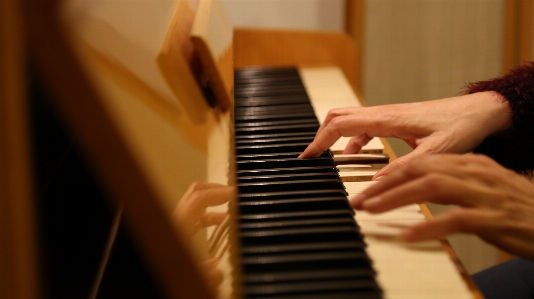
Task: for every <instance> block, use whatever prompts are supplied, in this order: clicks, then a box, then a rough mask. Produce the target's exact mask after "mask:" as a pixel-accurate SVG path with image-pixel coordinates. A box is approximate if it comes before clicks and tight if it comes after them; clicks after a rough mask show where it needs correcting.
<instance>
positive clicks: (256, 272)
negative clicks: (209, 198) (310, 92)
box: [234, 68, 382, 298]
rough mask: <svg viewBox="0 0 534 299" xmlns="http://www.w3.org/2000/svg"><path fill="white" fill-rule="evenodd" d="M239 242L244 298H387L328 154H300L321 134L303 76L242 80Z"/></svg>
mask: <svg viewBox="0 0 534 299" xmlns="http://www.w3.org/2000/svg"><path fill="white" fill-rule="evenodd" d="M234 92H235V142H236V144H235V145H236V164H237V180H238V181H237V183H238V190H239V191H238V202H237V206H238V207H237V209H238V211H239V212H238V221H237V223H238V224H237V226H238V227H237V230H238V232H237V235H238V239H239V240H240V250H239V254H240V255H241V256H240V257H239V260H240V261H241V262H240V263H241V265H242V267H241V270H240V271H241V277H242V286H241V290H242V295H243V297H244V298H382V291H381V289H380V287H379V286H378V284H377V282H376V280H375V271H374V270H373V267H372V262H371V260H370V259H369V257H368V255H367V253H366V250H365V249H366V244H365V242H364V240H363V236H362V234H361V233H360V230H359V227H358V225H357V224H356V223H355V220H354V211H353V210H352V208H351V207H350V205H349V203H348V200H347V191H346V190H345V187H344V185H343V182H342V180H341V178H340V176H339V173H338V170H337V168H336V166H335V164H334V160H333V157H332V154H331V152H330V151H327V152H324V153H323V154H322V155H321V157H318V158H314V159H299V158H297V157H298V155H299V154H300V153H301V152H302V151H303V150H304V149H305V148H306V146H307V145H308V144H309V143H310V142H311V141H312V140H313V137H314V135H315V132H316V131H317V129H318V128H319V122H318V120H317V117H316V115H315V111H314V109H313V107H312V105H311V104H310V101H309V98H308V96H307V94H306V89H305V87H304V86H303V84H302V81H301V79H300V76H299V73H298V71H297V70H296V69H292V68H287V69H245V70H240V71H237V72H236V74H235V91H234Z"/></svg>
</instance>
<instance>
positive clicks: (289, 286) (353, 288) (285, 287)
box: [244, 278, 380, 299]
mask: <svg viewBox="0 0 534 299" xmlns="http://www.w3.org/2000/svg"><path fill="white" fill-rule="evenodd" d="M378 290H379V288H378V285H377V284H376V282H375V281H374V280H373V279H370V278H367V279H359V280H354V279H341V280H325V281H314V282H300V283H271V284H261V285H248V284H247V285H246V286H245V288H244V293H245V295H246V296H247V297H249V298H294V297H278V295H282V296H283V295H285V296H290V295H291V296H293V295H297V294H298V295H301V296H303V297H298V298H340V296H337V295H336V293H338V292H340V293H345V294H347V295H349V294H350V295H351V296H350V297H349V296H347V297H345V298H357V299H358V298H365V299H373V298H380V293H379V291H378ZM325 292H328V294H329V296H330V297H328V296H324V297H317V296H319V295H320V294H323V295H327V294H325ZM377 292H378V294H377ZM257 296H260V297H257ZM263 296H266V297H263ZM271 296H275V297H271Z"/></svg>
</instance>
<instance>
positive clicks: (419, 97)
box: [362, 0, 504, 273]
mask: <svg viewBox="0 0 534 299" xmlns="http://www.w3.org/2000/svg"><path fill="white" fill-rule="evenodd" d="M503 8H504V3H503V0H367V8H366V9H367V11H366V16H367V21H366V24H365V28H366V30H365V43H364V44H365V50H364V51H365V52H364V57H365V59H364V69H363V88H362V89H363V90H362V93H363V95H364V98H365V100H366V103H367V104H368V105H382V104H388V103H403V102H414V101H425V100H431V99H436V98H443V97H450V96H455V95H457V94H458V93H460V92H461V91H462V90H463V89H464V87H465V84H466V83H467V82H471V81H477V80H483V79H488V78H491V77H495V76H497V75H499V74H500V73H501V70H502V68H503V67H502V36H503V16H504V12H503ZM390 141H391V143H392V145H393V147H394V149H395V151H396V152H397V153H398V154H399V155H404V154H406V153H408V152H409V151H410V150H411V148H410V147H409V146H407V145H406V144H405V143H404V142H402V141H399V140H390ZM430 209H431V210H432V212H433V213H434V214H437V213H439V212H442V211H444V210H447V209H448V208H444V207H438V206H430ZM449 241H450V242H451V243H452V244H453V247H454V248H455V251H456V252H457V254H458V255H459V256H460V259H461V260H462V261H463V263H464V264H465V265H466V267H467V269H468V271H469V272H471V273H472V272H476V271H478V270H480V269H483V268H486V267H488V266H490V265H493V264H494V263H495V262H496V260H497V251H496V250H495V249H494V248H493V247H491V246H488V245H486V244H485V243H483V242H482V241H480V240H479V239H478V238H476V237H474V236H465V235H457V236H452V237H449Z"/></svg>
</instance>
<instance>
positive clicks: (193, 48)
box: [25, 0, 471, 298]
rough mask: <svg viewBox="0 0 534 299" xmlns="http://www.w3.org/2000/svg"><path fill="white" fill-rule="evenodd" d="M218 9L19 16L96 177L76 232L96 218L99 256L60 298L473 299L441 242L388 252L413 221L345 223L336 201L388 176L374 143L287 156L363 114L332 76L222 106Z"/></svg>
mask: <svg viewBox="0 0 534 299" xmlns="http://www.w3.org/2000/svg"><path fill="white" fill-rule="evenodd" d="M25 1H27V3H28V4H35V3H39V2H38V1H37V0H25ZM211 5H215V7H217V9H211ZM220 5H221V4H220V3H219V2H217V1H215V0H214V1H213V2H212V1H211V0H206V1H201V3H200V4H198V3H197V2H196V1H186V0H172V1H90V0H68V1H65V2H59V1H57V2H56V1H52V0H51V2H50V3H49V7H50V8H49V10H45V11H44V12H41V11H39V10H33V9H30V10H28V12H26V14H27V16H26V17H27V18H31V20H32V22H34V23H32V24H31V25H32V26H30V27H29V28H30V30H29V32H30V36H31V40H32V45H33V47H35V52H36V58H35V59H36V61H37V67H38V68H39V70H40V73H41V74H44V75H45V76H47V80H46V81H47V82H49V83H48V85H49V88H50V90H51V92H52V94H53V98H54V101H53V102H52V103H53V105H54V107H55V109H57V111H59V112H60V113H61V115H62V117H63V118H64V119H65V121H66V123H67V124H68V125H69V127H70V130H71V132H72V134H73V135H74V136H75V137H76V140H77V141H76V144H79V145H80V146H81V148H82V149H81V150H80V151H81V152H83V154H84V155H85V156H86V157H87V158H86V161H87V162H85V163H82V164H84V165H82V166H80V168H81V169H82V170H83V171H84V172H88V173H89V175H88V176H89V178H88V180H89V181H90V182H93V178H92V175H91V174H92V173H93V172H92V171H94V174H95V175H96V177H97V179H95V181H96V182H95V183H94V184H95V185H96V186H97V187H95V188H97V189H98V190H99V193H98V195H96V196H95V198H98V204H97V207H96V208H95V210H94V211H91V213H88V215H89V216H91V217H88V218H92V219H99V220H100V218H99V217H100V215H99V210H100V209H102V210H104V212H102V211H101V214H102V215H103V216H102V218H104V220H100V222H104V224H102V223H100V224H101V225H102V228H99V230H98V232H99V234H101V235H100V236H99V239H98V240H96V238H94V239H91V241H95V242H94V244H92V246H91V248H89V249H86V250H87V251H83V250H82V251H81V253H80V256H84V255H91V256H92V258H94V259H96V260H99V256H101V255H103V256H104V258H101V259H100V261H99V262H98V263H97V264H98V265H95V266H94V267H89V268H90V269H87V268H83V269H82V271H87V273H84V274H87V276H89V277H90V278H87V279H84V280H83V281H84V283H83V284H82V283H80V284H77V285H76V284H72V286H73V288H74V287H76V288H77V287H79V288H80V289H83V291H80V290H79V289H78V290H77V292H75V294H76V295H78V294H85V293H91V294H92V295H91V297H92V298H107V297H115V298H116V297H129V298H132V297H136V296H138V297H143V296H145V297H147V296H150V297H152V298H155V297H167V298H231V297H236V298H240V297H246V298H349V297H350V298H381V297H384V298H451V297H453V298H469V297H471V295H470V293H469V291H468V288H467V286H466V285H465V283H464V281H463V280H462V279H461V277H460V276H459V275H458V274H457V272H456V270H455V268H454V266H453V265H452V264H451V263H450V260H449V257H448V255H447V254H446V253H445V252H444V251H443V250H442V247H441V243H440V242H438V241H436V242H431V243H429V244H418V246H409V245H407V244H403V243H401V242H400V241H399V240H398V238H397V235H398V232H399V228H400V227H403V226H406V225H409V224H410V223H413V222H414V221H422V220H424V216H423V215H422V213H421V210H420V208H419V207H418V206H411V207H407V208H403V209H399V210H397V211H393V212H390V213H387V214H384V215H379V216H375V215H368V214H365V213H363V212H362V213H358V214H357V215H356V216H355V217H354V212H353V211H352V210H351V209H350V207H349V205H348V202H347V195H348V196H351V195H353V194H356V193H358V192H361V190H363V188H365V187H366V186H368V185H369V184H372V182H370V181H369V179H370V178H371V177H372V175H373V173H375V172H376V171H377V170H378V169H379V168H380V167H381V166H383V165H384V164H385V163H387V160H388V157H387V156H386V155H384V154H383V149H384V145H383V144H382V143H381V142H380V140H379V139H374V140H373V141H371V142H370V143H369V144H368V146H366V147H365V148H364V154H361V155H354V156H344V155H338V154H339V153H340V152H341V151H342V149H343V148H344V146H345V144H346V142H347V139H341V140H340V141H338V143H336V144H335V145H334V146H333V147H332V148H331V150H330V151H327V152H325V153H324V154H323V156H322V157H320V158H316V159H306V160H303V159H298V158H297V156H298V154H299V153H300V152H302V150H303V149H304V148H305V147H306V145H307V144H308V143H309V142H310V141H311V140H312V139H313V136H314V134H315V132H316V130H317V128H318V125H319V123H320V122H321V121H322V120H323V119H324V117H325V116H326V113H327V111H328V110H329V109H331V108H334V107H341V106H350V105H359V103H358V99H357V98H356V97H355V95H354V93H353V91H352V90H351V87H350V84H349V83H348V82H347V80H346V79H345V78H344V76H343V73H342V71H341V70H340V69H339V68H338V67H339V65H338V66H337V67H336V66H334V67H332V66H329V67H319V68H310V67H308V68H302V67H300V66H298V64H299V63H297V62H295V65H297V66H298V67H297V68H291V69H289V68H282V69H268V70H258V69H257V68H256V69H252V70H240V71H238V72H237V73H236V75H235V85H233V86H234V87H233V88H234V91H233V95H234V96H233V97H232V96H231V95H232V92H231V91H229V90H228V88H232V86H230V85H229V84H228V82H234V77H232V78H228V74H230V76H233V68H232V65H231V64H228V61H229V60H228V57H230V58H232V55H233V54H232V53H234V52H236V55H239V53H237V51H236V50H237V49H234V48H233V43H232V37H233V30H234V29H233V28H232V27H231V24H230V23H229V22H228V20H227V18H226V17H225V16H224V15H222V16H221V15H220V13H222V11H221V9H220V7H221V6H220ZM36 6H38V5H36ZM197 6H198V9H197ZM58 12H59V13H58ZM56 13H58V14H59V16H60V17H59V19H57V18H56V17H55V16H57V14H56ZM199 16H201V17H199ZM197 20H203V21H197ZM194 22H200V25H198V24H194ZM37 25H39V26H37ZM56 26H57V27H56ZM198 26H201V27H202V28H200V29H199V28H196V29H195V27H198ZM37 28H39V29H40V30H37ZM206 28H217V32H218V33H221V34H213V32H212V31H209V30H207V31H206V30H204V29H206ZM191 32H193V33H194V34H197V35H195V36H194V38H193V39H194V40H195V42H194V43H193V42H192V40H191V37H190V33H191ZM282 34H283V33H282ZM334 35H335V34H334ZM42 36H44V37H46V38H45V39H44V40H47V41H48V40H50V41H53V42H51V43H45V42H43V41H42V40H41V39H40V38H41V37H42ZM47 38H48V39H47ZM342 40H343V41H346V39H345V37H343V38H342ZM39 41H40V42H39ZM294 50H295V49H293V51H294ZM241 51H242V49H241ZM52 53H61V54H62V55H53V54H52ZM207 54H209V55H207ZM230 61H231V60H230ZM330 61H332V60H329V59H325V60H324V61H323V64H329V62H330ZM275 64H276V63H275ZM265 73H268V74H269V75H276V76H273V77H271V76H270V77H269V78H264V77H260V76H259V74H265ZM66 82H68V83H66ZM274 83H275V85H274V86H272V84H274ZM229 86H230V87H229ZM221 94H223V95H221ZM229 94H230V96H229V97H228V95H229ZM212 96H214V98H212ZM36 98H40V97H36ZM221 98H224V100H223V102H221V101H220V99H221ZM213 99H214V100H215V101H213ZM41 100H42V99H41ZM310 101H311V104H310ZM223 103H224V104H223ZM232 106H235V110H233V109H229V108H232ZM264 108H265V109H264ZM234 121H235V125H234ZM37 126H38V123H37ZM234 140H235V144H234V143H233V141H234ZM234 153H235V154H234ZM332 155H333V156H332ZM43 158H44V159H46V156H43V157H41V158H40V159H41V162H42V159H43ZM76 161H78V162H79V161H80V159H76ZM73 163H77V162H73ZM336 164H338V166H337V167H336ZM88 169H89V170H90V171H88ZM71 179H73V177H71ZM43 180H44V181H46V178H44V179H43ZM56 186H57V187H59V186H60V185H56ZM234 186H237V188H236V187H234ZM100 188H102V189H103V190H104V191H101V189H100ZM236 192H237V195H236ZM102 198H109V199H110V200H111V202H112V205H111V208H107V207H103V206H102V205H101V204H102V203H101V202H100V201H101V199H102ZM83 202H91V200H90V199H87V200H84V201H83ZM104 206H105V205H104ZM107 209H109V210H111V212H109V211H107ZM80 210H83V209H80ZM76 212H79V210H78V211H76ZM93 212H94V213H93ZM43 213H44V214H43V215H42V217H49V216H50V214H47V213H46V212H43ZM88 215H85V216H88ZM74 218H77V217H74ZM80 218H83V217H80ZM355 219H356V221H357V224H356V222H355ZM114 221H115V222H114ZM119 221H120V222H121V223H122V222H124V224H122V225H121V229H118V231H117V228H116V227H115V226H114V223H118V222H119ZM97 222H98V221H97ZM72 223H74V221H72ZM65 225H69V224H65ZM126 232H127V233H126ZM363 236H365V240H364V237H363ZM43 237H47V236H43ZM91 238H93V237H91ZM75 239H76V240H81V239H84V237H79V238H75ZM132 240H133V241H132ZM45 241H47V240H45ZM80 242H82V241H80ZM134 244H135V245H134ZM56 245H57V244H55V243H54V244H53V246H56ZM42 246H44V247H46V246H47V244H46V242H44V243H43V244H42ZM53 246H49V247H48V248H47V249H48V250H51V251H54V250H55V248H53ZM89 251H90V252H89ZM43 252H45V253H46V252H48V251H43ZM110 252H111V253H110ZM117 253H118V254H119V256H118V257H117ZM72 254H73V255H74V257H73V259H76V258H81V257H78V256H76V254H77V253H74V252H73V253H72ZM141 257H142V258H141ZM41 258H42V259H43V261H44V263H43V265H44V266H43V268H42V269H41V273H42V276H46V275H47V273H48V271H49V269H50V268H53V267H50V268H47V267H48V266H49V265H47V263H62V262H65V260H62V259H61V258H57V257H52V258H48V257H47V256H41ZM108 258H109V261H108ZM121 258H122V259H121ZM140 259H141V261H140ZM131 261H134V262H131ZM132 265H134V266H132ZM59 266H62V265H59ZM128 266H132V268H130V267H128ZM67 268H68V267H67ZM68 269H69V270H71V268H68ZM122 269H128V270H127V271H129V272H131V273H135V274H138V275H132V276H131V277H130V276H128V275H125V274H124V273H123V272H122ZM89 272H90V273H89ZM137 272H139V273H137ZM56 273H57V272H56ZM131 273H130V274H131ZM93 274H94V277H93V276H92V275H93ZM68 276H69V275H64V276H62V277H61V279H60V280H58V281H55V282H51V280H50V279H44V280H43V281H44V283H45V284H47V285H45V287H44V294H45V296H47V295H49V296H50V295H57V294H61V295H65V294H68V292H63V291H58V290H60V289H61V287H62V284H69V283H70V281H69V277H68ZM71 279H73V278H71ZM144 281H146V288H145V287H144V286H145V285H144ZM128 285H129V287H130V290H129V291H126V289H127V288H128ZM87 290H89V291H87ZM141 290H142V291H143V292H141ZM86 291H87V292H86ZM136 292H137V293H136ZM117 293H119V294H117Z"/></svg>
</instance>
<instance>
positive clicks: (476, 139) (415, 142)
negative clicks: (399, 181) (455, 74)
mask: <svg viewBox="0 0 534 299" xmlns="http://www.w3.org/2000/svg"><path fill="white" fill-rule="evenodd" d="M510 124H511V109H510V107H509V104H508V102H507V101H506V100H505V99H504V98H503V97H502V96H501V95H499V94H498V93H495V92H480V93H475V94H470V95H464V96H459V97H454V98H447V99H441V100H434V101H427V102H421V103H408V104H397V105H385V106H375V107H368V108H360V107H357V108H342V109H333V110H331V111H330V112H329V113H328V116H327V117H326V119H325V122H324V123H323V124H322V125H321V127H320V128H319V130H318V132H317V134H316V136H315V139H314V140H313V142H312V143H311V144H310V145H309V146H308V147H307V148H306V150H304V152H303V153H302V154H301V155H300V157H301V158H307V157H316V156H319V155H320V154H321V153H322V152H323V151H325V150H327V149H328V148H329V147H330V146H332V144H334V142H336V140H338V139H339V138H340V137H341V136H346V137H347V136H353V137H352V139H351V141H350V142H349V144H348V145H347V147H346V149H345V151H344V152H343V153H344V154H351V153H357V152H359V151H360V149H361V148H362V146H364V145H366V144H367V143H368V142H369V140H371V139H372V138H373V137H396V138H400V139H402V140H404V141H405V142H406V143H408V145H410V146H411V147H412V148H413V149H414V151H413V152H411V153H410V154H408V155H406V156H403V157H401V158H399V159H396V160H395V161H393V162H392V163H390V164H389V165H388V166H386V167H384V168H383V169H382V170H380V171H379V172H378V173H377V174H376V175H375V178H378V177H380V176H383V175H386V174H388V173H389V172H390V171H391V170H392V169H395V168H398V167H400V166H402V165H405V164H407V163H408V162H409V161H410V160H412V159H413V158H415V157H417V156H420V155H422V154H425V153H466V152H470V151H472V150H473V149H474V148H475V147H476V146H477V145H479V144H480V143H481V142H482V141H483V140H484V139H485V138H486V137H487V136H489V135H491V134H494V133H496V132H500V131H504V130H506V129H507V128H508V127H509V126H510Z"/></svg>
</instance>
